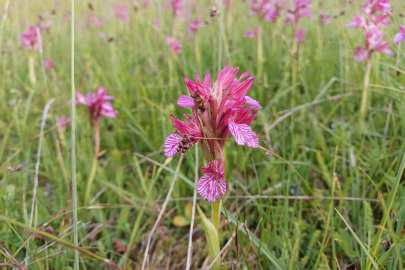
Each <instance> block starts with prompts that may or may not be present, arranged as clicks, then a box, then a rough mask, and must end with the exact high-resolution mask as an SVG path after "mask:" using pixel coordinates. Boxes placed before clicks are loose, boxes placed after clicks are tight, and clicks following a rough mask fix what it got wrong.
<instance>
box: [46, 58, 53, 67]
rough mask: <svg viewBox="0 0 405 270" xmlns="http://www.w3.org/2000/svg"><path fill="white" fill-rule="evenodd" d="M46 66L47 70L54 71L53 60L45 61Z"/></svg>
mask: <svg viewBox="0 0 405 270" xmlns="http://www.w3.org/2000/svg"><path fill="white" fill-rule="evenodd" d="M44 66H45V68H46V69H53V61H52V60H45V61H44Z"/></svg>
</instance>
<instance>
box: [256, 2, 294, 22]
mask: <svg viewBox="0 0 405 270" xmlns="http://www.w3.org/2000/svg"><path fill="white" fill-rule="evenodd" d="M287 6H288V5H287V1H286V0H252V1H251V7H250V14H251V15H252V14H257V15H258V16H259V19H260V20H263V19H265V20H266V21H269V22H275V21H277V19H278V18H279V17H280V13H281V11H282V10H284V9H287Z"/></svg>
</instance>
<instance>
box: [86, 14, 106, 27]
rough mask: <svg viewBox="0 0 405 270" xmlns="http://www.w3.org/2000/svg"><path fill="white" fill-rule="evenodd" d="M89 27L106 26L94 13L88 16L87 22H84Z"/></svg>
mask: <svg viewBox="0 0 405 270" xmlns="http://www.w3.org/2000/svg"><path fill="white" fill-rule="evenodd" d="M84 23H85V24H86V25H87V26H89V27H94V28H99V27H101V26H103V25H104V22H103V20H102V19H101V18H99V17H97V16H96V15H95V14H93V13H89V14H87V17H86V20H85V22H84Z"/></svg>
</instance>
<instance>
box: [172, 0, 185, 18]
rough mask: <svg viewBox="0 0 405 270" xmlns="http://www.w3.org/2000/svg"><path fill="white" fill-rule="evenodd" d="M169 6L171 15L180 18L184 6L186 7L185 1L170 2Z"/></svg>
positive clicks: (173, 0) (175, 0)
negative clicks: (171, 10) (171, 11)
mask: <svg viewBox="0 0 405 270" xmlns="http://www.w3.org/2000/svg"><path fill="white" fill-rule="evenodd" d="M171 6H172V9H173V15H174V16H175V17H177V16H180V15H181V13H182V12H183V10H184V8H185V6H186V1H185V0H171Z"/></svg>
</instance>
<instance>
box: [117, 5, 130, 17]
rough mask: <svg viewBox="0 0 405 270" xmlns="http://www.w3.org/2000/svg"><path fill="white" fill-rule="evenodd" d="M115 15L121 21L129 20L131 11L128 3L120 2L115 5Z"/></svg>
mask: <svg viewBox="0 0 405 270" xmlns="http://www.w3.org/2000/svg"><path fill="white" fill-rule="evenodd" d="M115 16H116V18H117V19H118V20H121V21H128V19H129V12H128V8H127V6H126V5H124V4H123V3H121V2H118V3H117V4H116V5H115Z"/></svg>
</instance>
